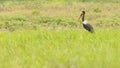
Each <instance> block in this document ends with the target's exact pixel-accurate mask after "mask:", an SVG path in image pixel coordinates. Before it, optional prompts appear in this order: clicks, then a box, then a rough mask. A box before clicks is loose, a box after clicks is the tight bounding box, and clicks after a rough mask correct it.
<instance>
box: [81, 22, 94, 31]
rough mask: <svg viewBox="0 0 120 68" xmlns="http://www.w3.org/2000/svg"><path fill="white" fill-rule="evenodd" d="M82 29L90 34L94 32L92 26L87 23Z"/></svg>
mask: <svg viewBox="0 0 120 68" xmlns="http://www.w3.org/2000/svg"><path fill="white" fill-rule="evenodd" d="M83 27H84V28H85V29H86V30H88V31H89V32H91V33H93V32H94V30H93V27H92V25H90V24H88V23H87V24H83Z"/></svg>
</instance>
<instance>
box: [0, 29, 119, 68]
mask: <svg viewBox="0 0 120 68" xmlns="http://www.w3.org/2000/svg"><path fill="white" fill-rule="evenodd" d="M28 33H29V34H28ZM85 33H86V32H83V31H81V30H73V29H69V30H60V31H56V30H44V29H42V30H37V31H34V30H25V31H24V30H23V31H18V32H12V33H0V45H1V46H0V53H1V55H0V58H1V59H0V62H1V64H0V66H1V67H2V68H6V67H11V68H16V67H17V68H19V67H20V68H28V67H31V68H36V67H41V68H44V67H45V68H46V67H47V68H48V67H49V68H67V67H70V68H79V67H82V68H88V67H90V68H96V67H97V68H113V67H114V68H119V66H120V65H119V63H120V59H119V56H120V54H119V52H120V50H119V48H120V47H119V45H118V43H119V40H120V39H119V37H120V35H119V34H120V30H112V31H110V30H106V31H104V30H99V31H96V33H94V34H90V33H87V34H85ZM103 33H104V34H103ZM98 35H99V36H98Z"/></svg>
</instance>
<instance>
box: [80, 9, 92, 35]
mask: <svg viewBox="0 0 120 68" xmlns="http://www.w3.org/2000/svg"><path fill="white" fill-rule="evenodd" d="M81 17H82V24H83V27H84V28H85V29H86V30H87V31H89V32H91V33H93V32H94V29H93V27H92V25H90V24H89V23H88V22H87V21H84V17H85V11H82V13H81V14H80V16H79V19H80V18H81Z"/></svg>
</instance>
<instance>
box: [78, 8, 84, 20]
mask: <svg viewBox="0 0 120 68" xmlns="http://www.w3.org/2000/svg"><path fill="white" fill-rule="evenodd" d="M84 15H85V11H84V10H83V11H82V13H81V14H80V16H79V18H78V20H79V19H80V18H81V17H82V16H84Z"/></svg>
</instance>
